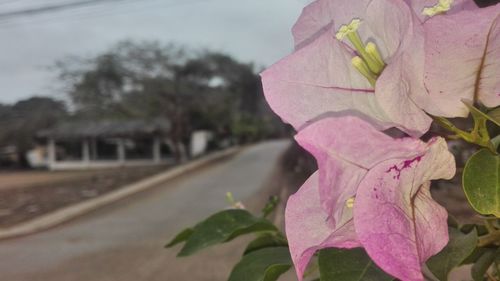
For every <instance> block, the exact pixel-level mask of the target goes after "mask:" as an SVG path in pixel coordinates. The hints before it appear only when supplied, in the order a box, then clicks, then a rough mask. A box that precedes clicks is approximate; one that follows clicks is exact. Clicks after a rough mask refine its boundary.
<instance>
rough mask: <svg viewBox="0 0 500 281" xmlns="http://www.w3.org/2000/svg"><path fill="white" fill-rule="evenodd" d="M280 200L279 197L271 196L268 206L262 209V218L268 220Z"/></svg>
mask: <svg viewBox="0 0 500 281" xmlns="http://www.w3.org/2000/svg"><path fill="white" fill-rule="evenodd" d="M279 202H280V199H279V197H278V196H271V197H269V200H268V201H267V203H266V205H265V206H264V208H263V209H262V217H264V218H267V216H269V215H270V214H271V213H272V212H274V210H275V209H276V207H277V206H278V204H279Z"/></svg>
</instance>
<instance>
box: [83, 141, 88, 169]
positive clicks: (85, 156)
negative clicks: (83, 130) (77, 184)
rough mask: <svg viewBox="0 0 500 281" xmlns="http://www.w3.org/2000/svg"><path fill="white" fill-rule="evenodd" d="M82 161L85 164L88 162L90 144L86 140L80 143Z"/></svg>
mask: <svg viewBox="0 0 500 281" xmlns="http://www.w3.org/2000/svg"><path fill="white" fill-rule="evenodd" d="M82 160H83V162H84V163H85V164H88V163H89V162H90V144H89V140H88V139H84V140H83V141H82Z"/></svg>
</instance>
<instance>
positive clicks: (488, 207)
mask: <svg viewBox="0 0 500 281" xmlns="http://www.w3.org/2000/svg"><path fill="white" fill-rule="evenodd" d="M462 182H463V187H464V191H465V195H466V196H467V199H468V200H469V202H470V204H471V205H472V207H473V208H474V209H475V210H476V211H477V212H478V213H480V214H483V215H490V214H492V215H495V216H497V217H500V156H499V155H494V154H492V153H491V152H490V151H488V150H486V149H482V150H480V151H478V152H477V153H475V154H474V155H472V157H471V158H470V159H469V160H468V161H467V164H466V165H465V169H464V172H463V181H462Z"/></svg>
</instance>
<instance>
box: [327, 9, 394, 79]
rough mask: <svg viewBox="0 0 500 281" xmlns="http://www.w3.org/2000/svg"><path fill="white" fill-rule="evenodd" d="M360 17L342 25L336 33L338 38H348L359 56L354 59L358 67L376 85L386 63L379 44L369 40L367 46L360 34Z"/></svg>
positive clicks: (353, 61)
mask: <svg viewBox="0 0 500 281" xmlns="http://www.w3.org/2000/svg"><path fill="white" fill-rule="evenodd" d="M361 23H362V22H361V20H360V19H353V20H352V21H351V22H350V23H349V24H347V25H342V26H341V27H340V29H339V31H338V32H337V34H336V35H335V37H336V38H337V39H338V40H341V41H342V40H344V39H345V38H347V39H348V40H349V41H350V42H351V44H352V46H353V47H354V49H355V50H356V52H357V53H358V54H359V56H356V57H355V58H353V60H352V64H353V65H354V67H356V69H357V70H358V71H359V72H360V73H361V74H362V75H363V76H365V77H366V78H367V79H368V81H369V82H370V84H372V85H375V81H376V80H377V77H378V75H380V73H382V70H384V67H385V63H384V61H383V59H382V56H381V55H380V53H379V51H378V49H377V46H376V45H375V44H374V43H372V42H369V43H368V44H367V45H366V46H365V44H364V43H363V41H362V40H361V37H360V36H359V33H358V29H359V26H360V25H361Z"/></svg>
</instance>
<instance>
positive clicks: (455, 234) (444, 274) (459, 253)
mask: <svg viewBox="0 0 500 281" xmlns="http://www.w3.org/2000/svg"><path fill="white" fill-rule="evenodd" d="M449 233H450V241H449V242H448V245H446V247H445V248H444V249H443V250H442V251H441V252H440V253H439V254H437V255H435V256H433V257H431V258H430V259H429V260H428V261H427V267H428V268H429V270H430V271H431V272H432V274H434V276H436V277H437V278H438V279H439V280H442V281H446V280H448V274H449V273H450V271H451V270H452V269H453V268H455V267H456V266H458V265H460V264H461V263H462V262H463V261H464V260H465V259H466V258H467V257H468V256H469V255H470V254H471V253H472V252H473V251H474V249H475V248H476V244H477V233H476V230H474V231H471V232H470V233H469V234H464V233H462V232H460V230H458V229H455V228H449Z"/></svg>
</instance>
